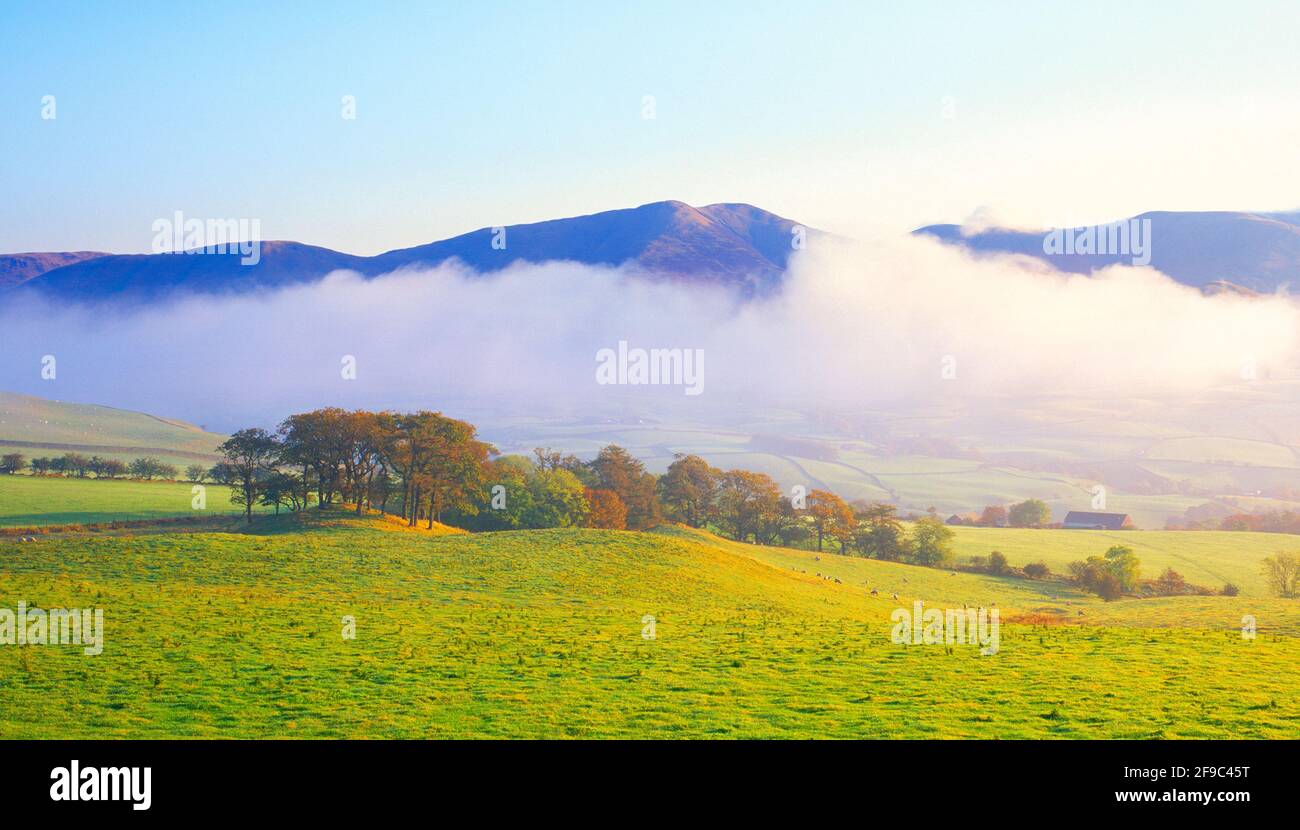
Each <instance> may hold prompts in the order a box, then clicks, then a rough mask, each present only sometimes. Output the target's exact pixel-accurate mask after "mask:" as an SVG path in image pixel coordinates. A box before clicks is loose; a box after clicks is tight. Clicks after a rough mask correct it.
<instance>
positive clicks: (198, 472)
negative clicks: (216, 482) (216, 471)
mask: <svg viewBox="0 0 1300 830" xmlns="http://www.w3.org/2000/svg"><path fill="white" fill-rule="evenodd" d="M207 475H208V470H207V468H206V467H204V466H203V465H202V464H191V465H190V466H188V467H186V468H185V480H186V481H193V482H195V483H202V481H203V479H204V478H206V477H207Z"/></svg>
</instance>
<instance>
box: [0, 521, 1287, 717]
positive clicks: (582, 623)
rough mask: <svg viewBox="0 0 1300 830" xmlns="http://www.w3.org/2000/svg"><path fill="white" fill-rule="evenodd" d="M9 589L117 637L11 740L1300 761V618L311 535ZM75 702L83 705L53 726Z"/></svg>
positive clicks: (840, 569) (100, 546)
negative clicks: (923, 627)
mask: <svg viewBox="0 0 1300 830" xmlns="http://www.w3.org/2000/svg"><path fill="white" fill-rule="evenodd" d="M832 569H834V574H835V575H836V579H838V580H839V581H836V579H830V578H827V577H828V575H829V573H830V572H831V570H832ZM819 571H820V572H821V573H820V574H819V573H818V572H819ZM0 574H3V578H0V606H3V607H16V605H17V603H18V602H19V601H20V600H25V601H27V602H28V603H33V604H38V605H39V606H40V607H43V608H56V607H63V608H85V607H98V608H103V609H105V618H104V647H103V653H102V654H99V655H98V656H95V657H93V658H87V657H85V656H83V653H82V649H81V648H79V647H77V646H45V647H39V648H30V647H28V648H4V649H0V678H5V680H2V681H0V684H2V685H3V687H4V691H5V694H6V700H7V703H8V705H6V706H5V707H4V708H3V709H2V710H0V737H3V738H25V737H36V736H39V737H42V738H100V739H109V738H176V737H301V738H327V737H353V738H356V737H373V738H450V737H458V738H506V737H521V738H597V737H621V738H682V737H733V738H817V737H835V738H862V737H875V738H957V737H973V738H1046V737H1053V738H1100V737H1110V738H1151V737H1164V738H1200V737H1204V738H1241V737H1260V738H1295V737H1296V736H1297V735H1298V734H1300V703H1298V702H1297V699H1296V696H1295V695H1294V694H1293V690H1294V689H1293V687H1294V670H1293V667H1294V665H1295V662H1296V660H1297V659H1298V658H1300V639H1297V638H1296V637H1295V636H1294V635H1295V633H1296V632H1297V631H1300V627H1298V626H1297V623H1298V622H1300V615H1297V613H1296V611H1295V608H1296V603H1294V602H1290V601H1285V600H1267V599H1260V598H1249V599H1248V598H1246V597H1237V598H1230V597H1212V598H1178V599H1175V600H1168V601H1148V600H1132V601H1121V602H1116V603H1111V604H1109V605H1104V604H1103V603H1101V602H1100V601H1099V600H1097V599H1096V598H1089V597H1083V596H1080V595H1078V594H1077V593H1076V592H1074V591H1072V590H1071V589H1069V588H1068V586H1062V585H1061V584H1060V583H1032V582H1024V581H1016V580H1010V579H997V578H992V577H985V576H976V575H971V574H956V575H950V574H949V573H947V572H946V571H942V570H933V569H925V568H916V567H911V566H906V565H898V564H894V563H888V562H876V561H872V560H862V559H849V558H840V557H835V556H832V555H826V554H823V555H822V556H821V558H820V559H818V558H816V556H815V555H814V554H811V553H807V552H803V551H791V550H784V549H776V548H755V547H754V546H751V545H739V544H735V543H731V542H726V541H724V540H720V539H717V538H716V537H713V536H710V535H708V534H704V533H700V532H697V531H689V530H685V529H680V528H666V529H664V530H662V531H660V532H654V533H631V532H625V531H602V530H581V529H555V530H541V531H514V532H503V533H483V534H473V535H463V534H460V535H453V534H451V533H448V532H443V531H440V530H438V529H437V528H435V529H434V530H433V531H423V530H421V531H413V530H409V529H406V528H404V527H402V526H401V525H399V524H396V523H393V522H391V521H386V520H384V519H382V518H380V517H362V518H357V517H353V516H351V515H348V514H341V513H336V512H327V513H325V514H323V515H318V514H316V512H315V511H308V514H307V515H305V516H298V515H291V516H281V517H266V518H264V519H260V520H258V521H257V522H255V523H254V525H253V526H252V528H251V529H248V530H245V529H243V528H242V527H240V526H239V525H238V524H237V523H232V524H231V526H230V528H229V529H228V530H227V531H225V532H214V531H211V530H205V531H202V532H195V533H184V532H168V533H154V534H145V535H138V536H131V535H125V534H106V535H103V536H97V537H90V536H83V537H64V538H44V537H42V538H41V539H40V540H39V541H36V542H34V543H22V544H20V543H17V542H15V541H10V540H5V539H3V538H0ZM872 586H882V587H886V588H888V589H889V590H890V591H891V592H893V591H897V593H898V594H899V597H898V599H897V600H895V599H893V598H892V597H891V596H890V594H887V593H883V592H881V594H880V595H879V596H874V597H873V596H871V594H870V588H871V587H872ZM917 600H920V601H923V602H925V603H927V606H928V607H938V608H944V607H949V608H952V607H956V608H960V607H961V603H967V604H970V605H974V604H977V603H978V604H983V605H985V606H987V605H988V604H993V603H996V604H998V605H999V607H1000V609H1001V613H1002V625H1001V631H1000V645H999V649H998V651H997V653H996V654H994V655H991V656H981V655H980V654H979V652H978V649H977V648H975V647H972V646H969V645H956V646H952V647H945V646H943V645H934V646H926V645H907V644H897V643H895V642H894V641H893V640H892V639H891V636H890V632H891V628H892V625H893V623H892V621H891V614H892V613H893V612H894V611H896V610H897V609H898V608H900V607H911V604H912V603H913V602H915V601H917ZM1079 611H1082V612H1084V613H1083V615H1080V614H1079V613H1078V612H1079ZM1244 614H1252V615H1255V616H1257V617H1258V618H1259V621H1260V634H1259V636H1258V638H1257V639H1255V640H1246V639H1243V638H1242V637H1241V635H1240V633H1239V631H1238V628H1239V626H1240V620H1241V617H1242V616H1243V615H1244ZM651 618H653V619H651ZM349 620H350V621H351V622H352V624H354V625H355V637H348V636H346V634H345V631H346V630H347V628H346V626H347V625H348V624H349ZM69 685H73V686H75V688H77V690H78V695H77V701H76V704H75V705H73V706H49V705H46V703H47V702H48V700H49V699H50V698H51V695H54V694H56V693H57V692H58V690H60V689H66V688H68V687H69Z"/></svg>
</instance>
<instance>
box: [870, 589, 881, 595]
mask: <svg viewBox="0 0 1300 830" xmlns="http://www.w3.org/2000/svg"><path fill="white" fill-rule="evenodd" d="M871 595H872V596H873V597H878V596H880V592H879V591H877V590H876V589H875V588H872V589H871Z"/></svg>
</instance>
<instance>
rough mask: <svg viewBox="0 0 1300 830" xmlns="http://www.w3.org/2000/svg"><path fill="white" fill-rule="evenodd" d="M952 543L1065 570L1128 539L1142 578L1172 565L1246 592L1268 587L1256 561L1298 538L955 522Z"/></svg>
mask: <svg viewBox="0 0 1300 830" xmlns="http://www.w3.org/2000/svg"><path fill="white" fill-rule="evenodd" d="M952 530H953V533H954V536H955V538H954V545H955V548H956V551H957V555H958V556H959V557H961V558H967V557H970V556H988V555H989V553H991V552H992V551H995V550H998V551H1002V553H1004V554H1005V555H1006V557H1007V560H1008V561H1009V562H1010V563H1011V564H1012V565H1016V566H1020V565H1024V564H1026V563H1028V562H1038V561H1042V562H1046V563H1047V565H1048V567H1050V568H1051V569H1052V570H1053V571H1054V572H1056V573H1065V572H1066V568H1067V566H1068V565H1069V563H1070V562H1073V561H1076V560H1079V559H1086V558H1087V557H1089V556H1100V555H1102V554H1104V553H1105V552H1106V549H1107V548H1109V547H1111V546H1112V545H1128V546H1129V547H1131V548H1133V550H1134V551H1136V552H1137V555H1138V558H1139V559H1140V560H1141V561H1142V575H1143V577H1144V578H1149V579H1154V578H1155V577H1157V576H1159V575H1160V573H1161V572H1162V571H1164V569H1165V568H1173V569H1174V570H1176V571H1178V572H1179V573H1181V574H1182V575H1183V577H1184V578H1186V579H1187V581H1188V582H1191V583H1193V584H1197V585H1204V586H1205V587H1208V588H1213V589H1216V590H1217V589H1220V588H1222V587H1223V585H1224V583H1227V582H1231V583H1233V584H1235V585H1236V586H1237V587H1238V588H1240V589H1241V591H1242V593H1243V594H1246V595H1248V596H1255V597H1263V596H1266V595H1267V593H1268V591H1267V588H1266V586H1265V584H1264V578H1263V575H1262V574H1261V572H1260V563H1261V562H1262V561H1263V559H1264V558H1265V557H1267V556H1272V555H1273V554H1275V553H1277V552H1278V551H1284V550H1291V551H1297V550H1300V539H1297V538H1296V537H1295V536H1290V535H1287V534H1281V533H1237V532H1228V531H1172V530H1140V531H1104V530H1031V529H1024V528H992V527H988V528H986V527H954V528H952Z"/></svg>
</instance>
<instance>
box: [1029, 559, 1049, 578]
mask: <svg viewBox="0 0 1300 830" xmlns="http://www.w3.org/2000/svg"><path fill="white" fill-rule="evenodd" d="M1024 571H1025V576H1027V577H1029V578H1030V579H1047V577H1049V576H1051V575H1052V570H1051V568H1048V567H1047V563H1046V562H1030V563H1029V564H1028V565H1026V566H1025V567H1024Z"/></svg>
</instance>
